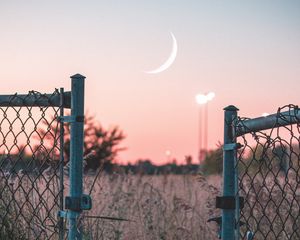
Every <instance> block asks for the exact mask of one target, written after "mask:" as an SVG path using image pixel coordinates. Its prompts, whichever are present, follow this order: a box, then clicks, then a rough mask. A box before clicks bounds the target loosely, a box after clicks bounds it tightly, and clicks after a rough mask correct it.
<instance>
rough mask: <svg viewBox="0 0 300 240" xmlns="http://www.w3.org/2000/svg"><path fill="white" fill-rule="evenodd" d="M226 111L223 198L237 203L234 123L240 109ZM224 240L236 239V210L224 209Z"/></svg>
mask: <svg viewBox="0 0 300 240" xmlns="http://www.w3.org/2000/svg"><path fill="white" fill-rule="evenodd" d="M224 110H225V122H224V150H223V197H225V198H226V197H227V198H228V197H229V198H228V199H230V200H231V201H234V202H235V166H234V165H235V155H236V136H235V131H234V126H233V121H234V120H235V119H236V117H237V111H238V109H237V108H236V107H235V106H232V105H230V106H228V107H226V108H224ZM221 236H222V239H224V240H234V239H235V209H234V208H227V209H226V208H225V209H222V234H221Z"/></svg>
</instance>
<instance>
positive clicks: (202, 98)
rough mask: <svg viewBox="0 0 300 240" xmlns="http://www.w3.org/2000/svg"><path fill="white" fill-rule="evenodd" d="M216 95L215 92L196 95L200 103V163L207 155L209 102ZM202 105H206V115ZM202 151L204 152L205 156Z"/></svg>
mask: <svg viewBox="0 0 300 240" xmlns="http://www.w3.org/2000/svg"><path fill="white" fill-rule="evenodd" d="M214 97H215V93H214V92H209V93H207V94H198V95H196V102H197V103H198V105H199V150H198V151H199V163H201V161H202V160H203V158H205V157H206V152H207V149H208V102H209V101H211V100H212V99H213V98H214ZM202 105H204V116H203V114H202ZM202 118H203V121H202ZM203 128H204V129H203ZM202 142H203V146H202ZM202 152H203V153H204V155H203V156H202Z"/></svg>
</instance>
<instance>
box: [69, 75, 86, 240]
mask: <svg viewBox="0 0 300 240" xmlns="http://www.w3.org/2000/svg"><path fill="white" fill-rule="evenodd" d="M84 79H85V77H84V76H82V75H80V74H76V75H74V76H71V80H72V88H71V90H72V93H71V115H72V116H73V117H75V119H76V120H75V121H73V122H71V136H70V138H71V143H70V197H71V198H73V199H81V197H82V190H83V183H82V175H83V168H82V161H83V137H84V136H83V127H84V120H83V116H84ZM78 119H80V120H78ZM80 213H81V209H78V210H74V209H73V210H72V209H71V210H69V217H68V218H69V237H68V239H69V240H74V239H81V236H80V235H81V234H80V233H79V231H78V230H77V227H78V226H77V218H78V216H79V214H80Z"/></svg>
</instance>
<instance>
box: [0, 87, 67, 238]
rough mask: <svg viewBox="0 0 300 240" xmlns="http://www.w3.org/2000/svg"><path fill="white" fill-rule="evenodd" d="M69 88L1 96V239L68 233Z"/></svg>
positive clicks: (53, 236)
mask: <svg viewBox="0 0 300 240" xmlns="http://www.w3.org/2000/svg"><path fill="white" fill-rule="evenodd" d="M63 99H64V97H63V90H62V89H61V91H60V92H59V91H58V90H56V91H55V92H54V93H52V94H41V93H38V92H35V91H31V92H29V93H28V94H27V95H19V94H14V95H2V96H0V179H1V180H0V239H59V238H60V239H62V238H63V228H64V226H63V225H64V222H63V218H58V217H57V214H58V211H59V210H62V209H63V156H62V152H63V151H61V150H62V148H63V146H62V144H63V141H62V142H61V141H60V140H61V139H62V137H63V130H62V129H63V126H62V125H61V124H62V123H61V122H60V121H59V117H60V116H61V115H63Z"/></svg>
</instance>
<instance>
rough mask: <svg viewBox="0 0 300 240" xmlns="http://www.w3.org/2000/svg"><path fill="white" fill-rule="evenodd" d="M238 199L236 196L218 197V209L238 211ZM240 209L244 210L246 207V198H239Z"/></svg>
mask: <svg viewBox="0 0 300 240" xmlns="http://www.w3.org/2000/svg"><path fill="white" fill-rule="evenodd" d="M235 199H236V197H235V196H223V197H219V196H218V197H216V208H220V209H236V202H235ZM239 207H240V209H243V207H244V198H243V197H239Z"/></svg>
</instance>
